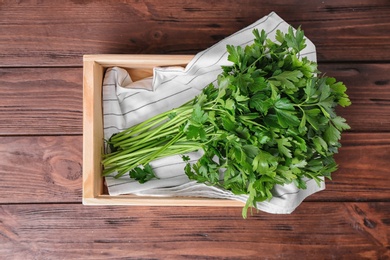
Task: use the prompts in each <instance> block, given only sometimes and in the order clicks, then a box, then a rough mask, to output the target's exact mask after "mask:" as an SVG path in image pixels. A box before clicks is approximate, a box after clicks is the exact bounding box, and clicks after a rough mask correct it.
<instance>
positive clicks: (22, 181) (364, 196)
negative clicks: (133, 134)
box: [0, 133, 390, 203]
mask: <svg viewBox="0 0 390 260" xmlns="http://www.w3.org/2000/svg"><path fill="white" fill-rule="evenodd" d="M342 143H343V147H342V148H341V149H340V152H339V154H337V156H336V161H337V163H338V164H339V170H338V171H336V172H335V173H334V174H333V180H332V181H329V180H327V181H326V189H325V190H324V191H321V192H319V193H317V194H314V195H313V196H311V197H309V198H308V200H310V201H389V200H390V182H389V180H390V179H389V169H390V160H389V158H390V133H377V134H355V133H346V134H345V135H344V136H343V140H342ZM0 158H1V159H0V176H2V181H1V182H0V203H42V202H44V203H53V202H64V203H65V202H81V195H82V191H81V186H82V176H81V175H82V173H81V172H82V137H81V136H30V137H0Z"/></svg>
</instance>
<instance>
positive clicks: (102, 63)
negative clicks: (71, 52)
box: [83, 55, 243, 207]
mask: <svg viewBox="0 0 390 260" xmlns="http://www.w3.org/2000/svg"><path fill="white" fill-rule="evenodd" d="M192 57H193V56H190V55H85V56H84V61H83V63H84V70H83V74H84V77H83V85H84V86H83V204H84V205H148V206H240V207H242V206H243V203H242V202H238V201H233V200H222V199H208V198H193V197H141V196H136V195H119V196H110V195H109V194H108V193H107V191H106V189H105V188H104V180H103V177H102V165H101V163H100V162H101V157H102V153H103V111H102V82H103V77H104V72H105V69H106V68H108V67H113V66H119V67H122V68H125V69H126V70H127V71H128V72H129V73H130V75H131V77H132V79H133V80H134V81H136V80H139V79H141V78H145V77H148V76H151V75H152V74H153V68H154V67H156V66H185V65H186V64H187V63H188V62H189V61H190V60H191V58H192Z"/></svg>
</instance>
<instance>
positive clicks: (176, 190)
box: [103, 12, 325, 214]
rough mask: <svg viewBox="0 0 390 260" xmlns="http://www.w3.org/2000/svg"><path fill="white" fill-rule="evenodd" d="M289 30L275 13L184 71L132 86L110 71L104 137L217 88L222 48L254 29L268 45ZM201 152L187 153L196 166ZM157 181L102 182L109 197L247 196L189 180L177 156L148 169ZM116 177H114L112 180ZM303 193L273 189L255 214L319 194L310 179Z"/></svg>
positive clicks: (161, 73)
mask: <svg viewBox="0 0 390 260" xmlns="http://www.w3.org/2000/svg"><path fill="white" fill-rule="evenodd" d="M289 27H290V25H289V24H288V23H286V22H285V21H283V20H282V19H281V18H280V17H279V16H278V15H277V14H276V13H274V12H272V13H270V14H269V15H267V16H265V17H263V18H261V19H260V20H258V21H257V22H255V23H253V24H251V25H250V26H248V27H246V28H244V29H242V30H240V31H238V32H236V33H234V34H232V35H231V36H229V37H227V38H225V39H223V40H222V41H220V42H218V43H217V44H215V45H213V46H212V47H210V48H208V49H206V50H204V51H202V52H200V53H198V54H197V55H196V56H195V57H194V58H193V59H192V60H191V61H190V63H189V64H188V65H187V66H186V67H185V68H177V67H172V68H170V67H168V68H159V67H156V68H154V74H153V77H150V78H145V79H142V80H140V81H136V82H133V81H132V80H131V78H130V76H129V74H128V73H127V71H126V70H124V69H122V68H119V67H112V68H108V69H107V71H106V73H105V78H104V81H103V113H104V136H105V138H106V139H108V138H110V136H111V135H112V134H114V133H117V132H119V131H122V130H124V129H126V128H128V127H130V126H132V125H135V124H138V123H140V122H142V121H144V120H146V119H148V118H150V117H153V116H155V115H157V114H159V113H161V112H164V111H168V110H170V109H172V108H175V107H178V106H180V105H182V104H183V103H185V102H187V101H189V100H191V99H192V98H194V97H195V96H196V95H197V94H199V93H200V92H201V90H202V88H204V87H205V86H207V85H208V84H209V83H210V82H215V81H216V79H217V76H218V74H220V73H221V72H222V69H221V66H223V65H230V64H231V63H230V62H229V61H228V60H227V56H228V53H227V51H226V45H228V44H230V45H235V46H238V45H240V46H245V45H248V44H251V42H252V41H253V34H252V31H253V29H255V28H257V29H259V30H260V31H261V30H263V29H264V30H265V32H266V33H267V34H268V37H269V38H270V39H274V38H275V33H276V31H277V30H281V31H282V32H287V30H288V28H289ZM306 44H307V46H306V48H305V49H304V50H303V51H302V52H301V57H307V58H308V59H309V60H313V61H316V50H315V46H314V44H313V43H312V42H311V41H310V40H309V39H306ZM201 155H202V151H199V152H193V153H190V154H189V156H190V158H191V161H193V162H195V161H196V160H197V159H198V158H200V156H201ZM151 166H152V168H153V169H154V171H155V173H156V175H157V177H159V179H155V180H150V181H148V182H147V183H145V184H139V183H138V182H137V181H135V180H132V179H130V178H129V176H128V175H124V176H122V177H121V178H118V179H115V178H113V177H110V176H108V177H106V178H105V180H106V184H107V187H108V191H109V193H110V195H120V194H137V195H147V196H197V197H211V198H224V199H233V200H238V201H242V202H244V203H245V201H246V198H247V196H245V195H241V196H237V195H234V194H233V193H231V192H230V191H226V190H222V189H219V188H216V187H210V186H207V185H204V184H200V183H197V182H194V181H191V180H189V179H188V177H187V176H186V175H185V173H184V166H185V163H184V162H183V161H182V158H181V156H171V157H167V158H162V159H159V160H156V161H153V162H152V163H151ZM112 176H114V174H113V175H112ZM306 182H307V183H306V185H307V189H305V190H300V189H298V188H297V187H296V186H295V185H294V184H289V185H284V186H281V185H277V186H276V187H275V188H274V190H273V198H272V199H271V200H270V201H265V202H260V203H258V204H257V206H258V209H260V210H262V211H265V212H269V213H278V214H287V213H291V212H292V211H293V210H294V209H295V208H296V207H297V206H298V205H299V204H300V203H301V202H302V201H303V200H304V199H305V198H306V197H308V196H310V195H311V194H313V193H315V192H317V191H320V190H323V189H324V188H325V184H324V182H322V183H321V185H320V186H318V184H317V183H316V182H315V181H314V180H311V179H307V180H306Z"/></svg>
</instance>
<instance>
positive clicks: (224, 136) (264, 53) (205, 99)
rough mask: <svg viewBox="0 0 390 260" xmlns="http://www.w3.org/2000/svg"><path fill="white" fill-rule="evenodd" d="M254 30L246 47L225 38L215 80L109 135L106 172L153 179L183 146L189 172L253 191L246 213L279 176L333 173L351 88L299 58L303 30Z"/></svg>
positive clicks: (284, 179) (293, 178)
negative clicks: (155, 166) (162, 161)
mask: <svg viewBox="0 0 390 260" xmlns="http://www.w3.org/2000/svg"><path fill="white" fill-rule="evenodd" d="M253 35H254V37H255V39H254V43H253V44H252V45H248V46H246V47H245V48H242V47H240V46H237V47H235V46H231V45H228V46H227V51H228V54H229V55H228V60H229V61H231V62H232V65H231V66H224V67H222V69H223V72H222V73H221V74H220V75H219V76H218V78H217V82H218V87H215V86H214V85H213V84H210V85H208V86H206V87H205V88H204V89H203V91H202V93H201V94H200V95H198V96H197V97H195V98H194V99H193V100H191V101H190V102H187V103H186V104H183V105H182V106H180V107H178V108H176V109H173V110H171V111H168V112H165V113H162V114H160V115H157V116H155V117H153V118H151V119H148V120H146V121H145V122H142V123H141V124H139V125H136V126H133V127H131V128H129V129H127V130H125V131H123V132H121V133H117V134H115V135H113V136H112V137H111V138H110V140H109V141H108V144H109V146H110V147H111V151H112V153H110V154H106V155H105V156H104V159H103V161H102V163H103V166H104V172H103V174H104V175H108V174H111V173H113V172H117V175H116V176H117V177H120V176H122V175H123V174H127V173H129V175H130V177H132V178H135V179H136V180H138V181H139V182H141V183H143V182H146V181H148V180H150V179H152V178H155V175H154V173H153V170H152V168H151V167H150V165H149V162H151V161H153V160H155V159H158V158H162V157H165V156H170V155H182V158H183V161H184V162H186V163H187V164H186V166H185V169H184V171H185V173H186V174H187V175H188V177H189V178H190V179H193V180H197V181H198V182H202V183H207V184H209V185H215V186H218V187H222V188H224V189H227V190H230V191H232V192H233V193H235V194H247V195H248V200H247V203H246V204H245V206H244V208H243V212H242V214H243V217H246V214H247V209H248V208H249V207H256V203H257V202H260V201H264V200H269V199H271V198H272V192H271V190H272V189H273V188H274V186H275V185H277V184H280V185H283V184H289V183H294V184H295V185H296V186H297V187H298V188H301V189H304V188H306V184H305V182H304V178H305V177H306V178H311V179H314V180H315V181H317V182H318V183H320V181H321V177H327V178H331V173H332V172H334V171H335V170H336V169H337V164H336V163H335V161H334V159H333V155H334V154H335V153H337V151H338V148H339V147H340V142H339V140H340V138H341V132H342V131H343V130H346V129H349V126H348V124H347V123H346V120H345V119H344V118H342V117H340V116H338V115H336V112H335V107H336V106H337V105H340V106H342V107H345V106H349V105H350V104H351V102H350V100H349V98H348V95H347V94H346V90H347V88H346V87H345V85H344V84H343V83H341V82H337V81H336V79H334V78H331V77H325V76H320V72H319V71H318V70H317V64H316V63H315V62H312V61H309V60H308V59H307V58H301V57H300V51H301V50H303V49H304V48H305V46H306V44H305V38H304V33H303V31H302V30H301V29H298V30H296V31H295V32H294V30H293V29H292V28H289V30H288V32H287V33H286V34H285V33H283V32H281V31H277V32H276V42H273V41H271V40H269V39H267V35H266V33H265V31H261V32H259V31H258V30H254V31H253ZM199 149H201V150H203V151H204V155H203V156H202V157H201V158H200V159H199V160H198V161H197V162H196V163H195V164H193V165H191V164H190V163H189V157H188V156H186V155H185V153H188V152H191V151H196V150H199Z"/></svg>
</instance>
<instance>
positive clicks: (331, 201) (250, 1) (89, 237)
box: [0, 0, 390, 259]
mask: <svg viewBox="0 0 390 260" xmlns="http://www.w3.org/2000/svg"><path fill="white" fill-rule="evenodd" d="M271 11H275V12H276V13H277V14H278V15H280V16H281V17H282V18H283V19H285V20H286V21H287V22H289V23H290V24H291V25H293V26H295V27H297V26H299V25H301V26H302V29H303V30H304V31H305V34H306V35H307V36H308V37H309V38H310V39H311V40H312V41H313V42H314V43H315V45H316V47H317V51H318V60H319V64H320V69H321V71H323V72H326V73H327V75H330V76H334V77H337V79H339V80H341V81H344V83H345V84H346V85H347V86H348V94H349V95H350V97H351V100H352V102H353V105H352V106H350V107H348V108H346V109H340V110H339V113H340V115H342V116H344V117H345V118H346V119H347V121H348V123H349V124H350V125H351V127H352V130H351V131H349V132H347V133H345V134H344V135H343V138H342V144H343V147H342V148H341V149H340V152H339V154H337V156H336V160H337V162H338V164H339V170H338V171H337V172H336V173H334V174H333V180H332V181H327V182H326V183H327V189H326V190H325V191H323V192H320V193H317V194H315V195H313V196H311V197H310V198H308V199H307V200H306V201H305V202H304V203H303V204H302V205H301V206H300V207H299V208H298V209H297V210H296V211H295V212H294V213H293V214H291V215H271V214H267V213H263V212H257V213H256V212H255V213H254V214H253V216H250V217H249V218H248V219H246V220H243V219H242V218H241V209H240V208H203V207H186V208H184V207H110V206H104V207H93V206H88V207H87V206H83V205H81V193H82V190H81V183H82V56H83V55H84V54H103V53H117V54H122V53H123V54H125V53H126V54H131V53H148V54H157V53H159V54H184V53H185V54H195V53H197V52H198V51H201V50H203V49H205V48H207V47H210V46H211V45H212V44H214V43H216V42H218V41H219V40H221V39H223V38H224V37H226V36H228V35H230V34H232V33H234V32H235V31H237V30H239V29H241V28H243V27H245V26H247V25H249V24H251V23H252V22H254V21H256V20H258V19H260V18H261V17H263V16H264V15H266V14H268V13H269V12H271ZM389 240H390V1H388V0H359V1H347V0H319V1H317V0H313V1H302V0H299V1H298V0H272V1H266V0H264V1H255V0H245V1H230V0H229V1H213V0H208V1H205V0H200V1H177V0H176V1H175V0H164V1H157V0H149V1H136V0H127V1H126V0H124V1H92V0H84V1H82V0H74V1H70V0H69V1H58V0H57V1H48V0H47V1H44V0H42V1H38V0H36V1H7V0H3V1H0V258H1V259H88V258H89V259H119V258H123V259H125V258H126V259H128V258H136V259H156V258H157V259H159V258H163V259H172V258H180V259H181V258H189V259H198V258H201V259H220V258H222V259H240V258H244V259H293V258H295V257H298V258H299V259H390V253H389V251H390V242H389Z"/></svg>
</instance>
